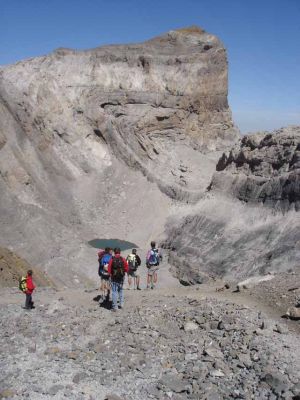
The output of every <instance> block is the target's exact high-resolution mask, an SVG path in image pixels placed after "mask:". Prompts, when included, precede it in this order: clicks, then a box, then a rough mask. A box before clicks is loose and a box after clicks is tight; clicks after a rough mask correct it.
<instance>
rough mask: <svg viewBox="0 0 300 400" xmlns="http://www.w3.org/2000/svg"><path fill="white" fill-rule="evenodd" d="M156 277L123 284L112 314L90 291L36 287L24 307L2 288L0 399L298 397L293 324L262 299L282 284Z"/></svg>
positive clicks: (299, 352) (299, 359) (299, 353)
mask: <svg viewBox="0 0 300 400" xmlns="http://www.w3.org/2000/svg"><path fill="white" fill-rule="evenodd" d="M143 273H145V271H144V270H143ZM160 274H161V277H162V280H161V283H160V285H159V286H158V288H156V289H155V290H142V291H141V292H137V291H133V290H131V291H128V290H126V291H125V299H126V300H125V308H124V309H123V310H119V311H118V312H117V313H112V312H111V311H109V310H107V309H105V308H103V307H100V306H99V304H98V302H96V301H95V300H94V299H95V298H96V297H97V295H98V293H99V292H98V291H97V290H96V289H95V290H86V291H84V290H80V289H64V290H63V289H62V290H54V289H53V288H52V289H51V288H49V289H47V288H44V289H39V290H38V291H37V293H36V295H35V302H36V305H37V307H36V309H35V310H32V311H31V312H29V311H24V310H23V309H22V307H21V303H22V302H23V300H24V299H23V295H22V294H21V293H18V291H17V290H16V289H2V292H1V293H2V296H1V301H0V304H1V305H0V314H1V339H0V340H1V342H0V345H1V349H2V351H1V361H0V365H1V371H2V375H1V386H0V388H1V391H0V398H16V399H25V398H28V399H62V398H69V399H89V400H92V399H110V400H113V399H114V400H117V399H127V400H129V399H133V400H135V399H151V398H153V399H178V400H179V399H210V400H215V399H216V400H217V399H274V400H275V399H299V396H300V373H299V371H300V348H299V330H298V331H297V328H299V322H298V321H288V320H285V319H282V318H280V317H281V312H280V310H279V309H278V308H276V306H275V307H274V306H273V307H271V305H272V303H269V304H268V303H266V302H265V301H264V299H266V298H268V297H269V294H270V293H273V296H277V297H280V296H282V295H283V294H284V293H287V290H288V289H289V283H286V285H285V286H284V287H283V286H280V285H278V284H276V282H277V283H278V282H279V281H277V280H274V281H273V284H271V282H270V283H268V285H265V287H263V285H262V284H261V285H260V286H259V287H258V288H257V290H256V289H255V288H252V289H249V290H248V289H244V290H242V291H240V292H234V289H235V286H233V285H232V286H231V287H230V288H229V289H226V288H225V287H224V286H223V284H224V282H221V281H219V282H213V283H210V284H205V285H198V286H195V287H192V288H191V287H183V286H181V287H179V286H178V285H177V283H176V281H175V280H174V281H172V280H170V281H169V280H168V279H167V278H168V274H169V273H168V266H167V265H163V267H162V269H161V271H160ZM274 279H276V278H274ZM292 282H299V276H295V275H293V276H292V275H291V276H290V283H292ZM220 289H221V290H220ZM263 290H265V291H266V292H265V295H264V299H262V298H260V294H261V293H262V291H263ZM293 292H294V291H293ZM280 293H281V294H280ZM288 293H291V292H288ZM293 301H294V299H293V298H292V297H291V298H290V302H293ZM288 305H293V304H292V303H291V304H288Z"/></svg>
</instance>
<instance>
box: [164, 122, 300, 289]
mask: <svg viewBox="0 0 300 400" xmlns="http://www.w3.org/2000/svg"><path fill="white" fill-rule="evenodd" d="M299 146H300V128H299V127H289V128H285V129H280V130H278V131H275V132H273V133H258V134H255V135H249V136H244V137H243V138H242V139H241V140H240V143H239V144H237V145H236V146H234V148H233V149H232V150H231V151H230V152H229V153H228V154H227V155H226V154H223V155H222V157H221V158H220V160H219V161H218V163H217V165H216V172H215V173H214V175H213V177H212V181H211V184H210V185H209V187H208V191H207V194H206V197H205V199H203V200H201V201H200V202H199V203H198V204H197V205H196V206H195V207H193V208H192V207H191V208H190V210H185V211H184V212H181V213H177V215H176V216H174V217H172V218H170V220H169V224H168V228H167V240H166V241H165V243H164V246H165V247H166V248H168V249H169V250H170V261H171V263H172V264H173V266H174V271H175V274H176V275H177V276H178V277H179V279H180V280H181V281H182V282H183V283H186V284H189V283H195V282H203V281H205V280H207V279H209V278H212V277H216V276H222V277H227V278H230V279H233V280H234V279H241V278H246V277H248V276H253V275H262V274H266V273H269V272H279V271H292V270H297V269H298V268H299V260H300V217H299V213H298V212H297V211H299V199H300V185H299V182H300V168H299V154H300V153H299ZM264 206H267V207H264ZM180 214H181V215H180Z"/></svg>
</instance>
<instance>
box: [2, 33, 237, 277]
mask: <svg viewBox="0 0 300 400" xmlns="http://www.w3.org/2000/svg"><path fill="white" fill-rule="evenodd" d="M237 137H238V134H237V130H236V129H235V127H234V126H233V123H232V119H231V113H230V109H229V107H228V103H227V60H226V52H225V50H224V47H223V45H222V44H221V42H220V41H219V40H218V39H217V38H216V37H215V36H213V35H210V34H208V33H206V32H204V31H202V30H201V29H200V28H189V29H182V30H177V31H171V32H169V33H167V34H165V35H162V36H160V37H157V38H154V39H152V40H150V41H148V42H145V43H141V44H134V45H124V46H106V47H101V48H97V49H93V50H87V51H81V52H79V51H74V50H69V49H58V50H56V51H55V52H53V53H52V54H50V55H48V56H45V57H38V58H34V59H29V60H26V61H22V62H19V63H17V64H15V65H12V66H8V67H5V68H2V69H1V70H0V190H1V202H0V211H1V224H2V227H3V229H2V232H1V233H2V235H1V242H0V244H2V245H4V246H6V247H9V248H11V249H13V250H15V251H17V252H18V253H20V254H21V255H23V256H24V257H25V258H26V259H28V260H29V262H31V263H33V264H38V265H40V266H41V267H43V268H44V269H46V270H49V273H50V274H51V273H52V274H55V275H56V276H60V277H61V276H62V275H61V271H62V270H63V271H64V273H63V278H62V279H63V281H70V280H73V278H74V269H75V270H76V271H77V272H76V274H78V275H80V274H85V275H86V274H88V275H90V276H94V271H93V272H89V271H91V266H90V264H91V263H92V262H93V263H95V260H94V257H95V255H94V251H92V250H91V249H88V247H87V246H86V242H87V241H88V240H90V239H93V238H95V237H118V238H124V239H128V240H130V241H133V242H135V243H137V244H138V245H141V246H143V245H145V243H147V242H148V241H149V239H150V238H151V237H152V238H153V237H157V235H158V234H159V233H160V232H162V231H163V226H164V222H165V218H166V216H167V215H168V212H169V209H170V203H171V199H177V200H181V201H184V202H191V201H192V202H194V201H196V200H197V199H199V198H200V197H201V196H202V195H203V193H204V191H205V188H206V187H207V185H208V184H209V182H210V177H211V174H212V172H213V170H214V166H215V162H216V160H217V158H218V151H220V150H222V151H223V150H224V149H225V148H227V147H228V146H229V145H231V144H232V143H233V142H234V141H235V140H236V139H237ZM163 193H164V194H167V195H168V196H167V197H166V196H165V195H164V194H163ZM154 204H155V206H154ZM154 209H155V212H153V210H154ZM92 260H94V261H92ZM94 268H95V267H94ZM66 271H69V272H66ZM76 279H77V278H76Z"/></svg>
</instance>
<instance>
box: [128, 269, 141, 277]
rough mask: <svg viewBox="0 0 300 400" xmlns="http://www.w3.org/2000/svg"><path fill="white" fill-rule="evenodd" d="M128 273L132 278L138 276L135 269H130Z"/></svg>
mask: <svg viewBox="0 0 300 400" xmlns="http://www.w3.org/2000/svg"><path fill="white" fill-rule="evenodd" d="M128 275H129V276H131V277H132V278H137V277H138V276H140V275H139V273H138V270H137V269H136V270H135V271H134V270H132V269H130V270H129V272H128Z"/></svg>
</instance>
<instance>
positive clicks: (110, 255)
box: [19, 242, 162, 311]
mask: <svg viewBox="0 0 300 400" xmlns="http://www.w3.org/2000/svg"><path fill="white" fill-rule="evenodd" d="M161 259H162V256H161V253H160V252H159V250H158V249H157V248H156V243H155V242H151V248H150V250H149V251H148V252H147V255H146V267H147V269H148V270H147V271H148V273H147V289H150V288H151V289H154V287H155V285H156V283H157V271H158V268H159V263H160V261H161ZM98 263H99V268H98V274H99V276H100V278H101V284H100V291H101V296H100V300H101V304H106V305H109V304H110V303H112V307H111V308H112V311H117V310H118V308H123V306H124V293H123V286H124V281H125V276H126V274H127V276H128V288H129V289H131V287H132V284H133V289H136V290H141V288H140V274H139V272H138V268H139V266H140V265H141V259H140V257H139V255H138V254H137V250H136V249H132V251H131V253H130V254H129V255H128V256H127V257H126V259H125V258H124V257H122V256H121V250H120V248H118V247H117V248H115V249H114V251H113V250H112V249H111V248H109V247H107V248H106V249H105V250H100V251H99V252H98ZM32 275H33V272H32V270H28V271H27V275H26V276H25V277H22V278H20V280H19V289H20V290H21V291H22V292H23V293H24V294H25V295H26V299H25V307H24V308H25V309H26V310H31V309H33V308H35V307H34V302H33V301H32V293H33V291H34V289H35V285H34V283H33V280H32Z"/></svg>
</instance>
